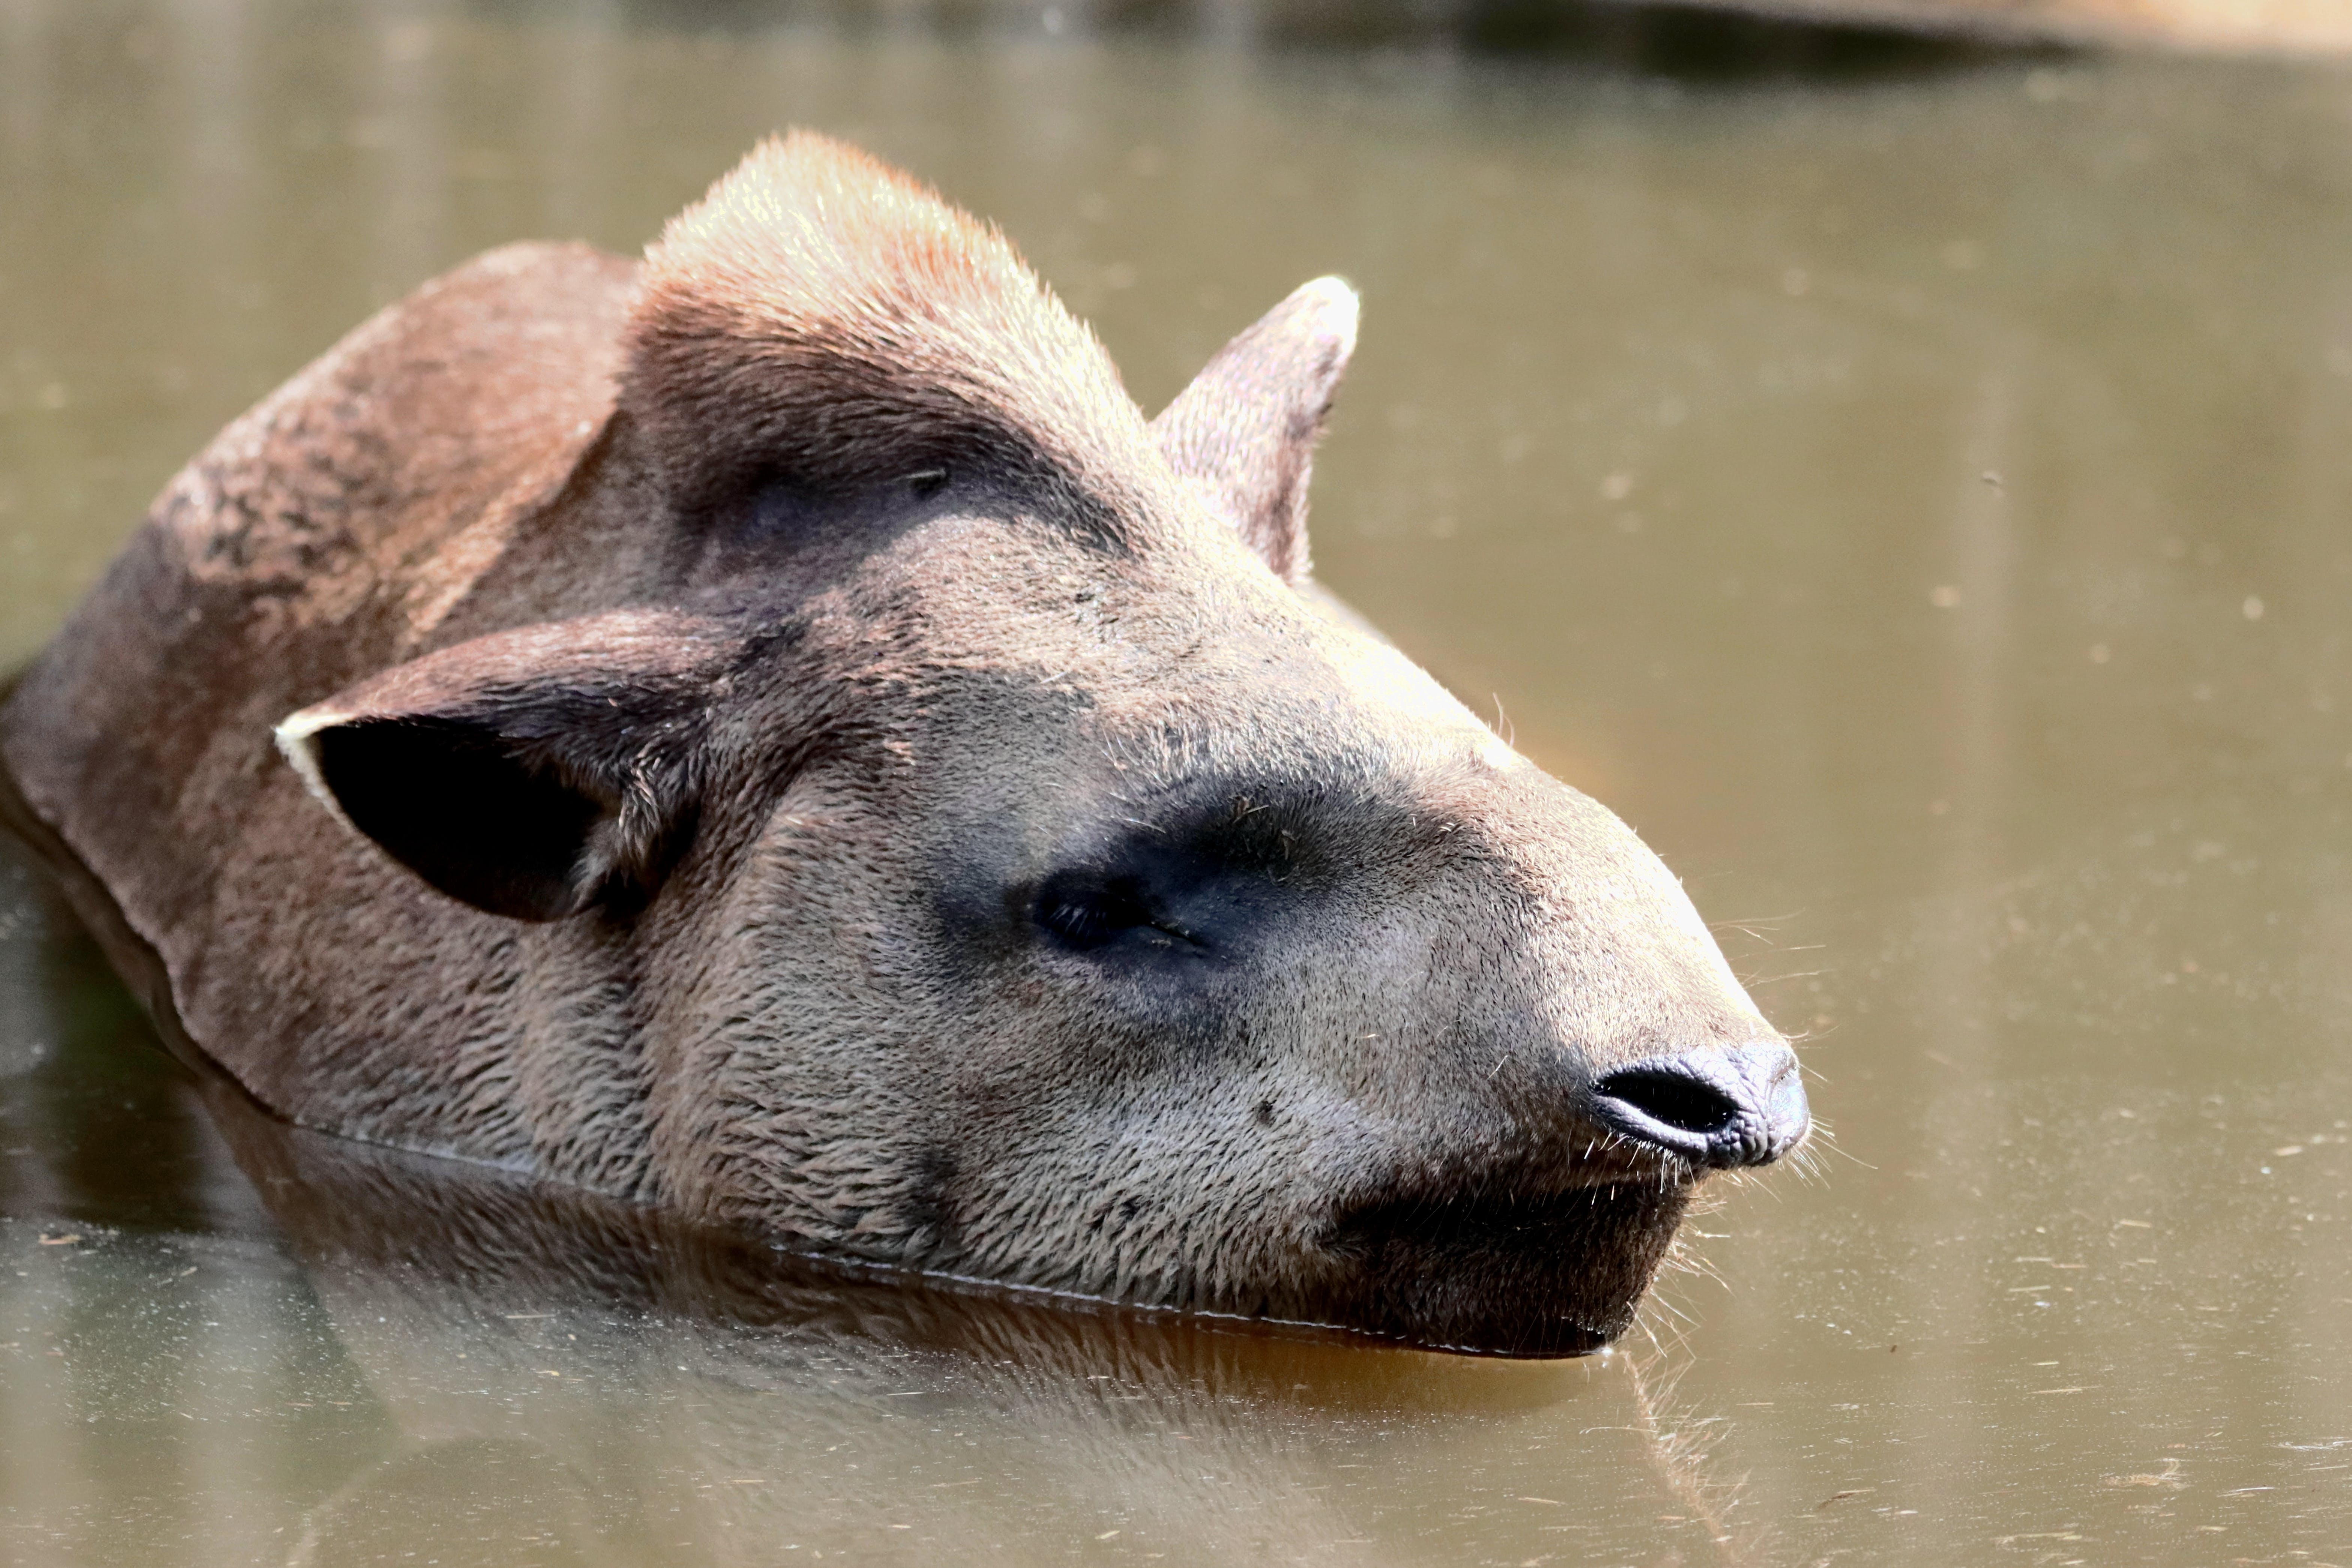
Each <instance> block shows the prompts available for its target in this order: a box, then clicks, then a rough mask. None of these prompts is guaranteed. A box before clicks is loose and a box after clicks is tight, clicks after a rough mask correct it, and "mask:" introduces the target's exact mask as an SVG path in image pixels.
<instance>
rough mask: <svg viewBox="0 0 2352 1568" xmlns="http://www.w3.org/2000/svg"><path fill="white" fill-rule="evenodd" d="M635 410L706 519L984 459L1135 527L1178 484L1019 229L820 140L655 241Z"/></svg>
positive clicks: (737, 177) (639, 317) (793, 140)
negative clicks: (757, 495)
mask: <svg viewBox="0 0 2352 1568" xmlns="http://www.w3.org/2000/svg"><path fill="white" fill-rule="evenodd" d="M621 405H622V407H623V409H624V410H625V412H626V414H627V415H628V416H629V417H630V419H631V420H632V421H633V422H635V425H636V426H638V427H639V428H640V429H641V430H642V431H643V432H644V433H645V436H646V438H647V442H648V447H649V455H650V456H651V457H652V458H653V459H654V462H655V466H656V468H657V469H658V470H659V471H660V472H661V474H662V476H663V479H664V481H665V483H666V484H667V487H668V489H670V492H671V494H672V496H673V498H674V499H675V500H677V501H679V502H680V503H681V504H682V505H683V506H685V507H687V508H688V509H689V510H691V509H698V508H702V507H708V506H711V505H716V504H721V503H723V502H724V501H725V500H726V499H727V497H728V494H729V492H730V490H734V489H740V487H742V486H744V485H746V484H748V483H754V482H760V481H761V480H764V479H787V480H793V481H805V482H809V483H813V484H824V485H838V484H856V483H870V482H874V481H877V480H883V479H890V478H892V477H896V476H897V475H903V474H905V473H907V472H911V471H918V470H922V469H926V468H945V469H949V470H950V471H952V470H955V469H958V468H961V469H964V470H966V472H967V473H968V472H969V470H970V468H971V466H972V465H974V464H978V465H980V466H981V467H982V468H986V469H988V470H990V472H991V473H992V475H995V476H1001V477H1003V478H1005V479H1013V480H1018V481H1023V482H1024V488H1025V489H1031V490H1033V491H1034V490H1037V489H1041V488H1042V489H1044V490H1045V491H1046V492H1047V493H1048V494H1059V495H1061V496H1063V497H1065V498H1066V499H1068V500H1076V501H1077V502H1079V503H1080V504H1081V506H1082V507H1083V509H1084V510H1086V511H1087V512H1089V513H1092V514H1093V521H1095V522H1096V523H1097V526H1100V527H1104V528H1107V529H1108V531H1112V532H1113V533H1118V532H1119V531H1121V525H1120V520H1121V519H1122V518H1125V519H1128V520H1130V521H1131V520H1132V519H1134V518H1135V517H1137V516H1138V515H1139V512H1140V511H1141V510H1150V509H1149V508H1139V507H1138V506H1137V505H1136V504H1135V503H1137V502H1138V501H1140V500H1143V499H1144V498H1143V496H1142V495H1141V494H1139V493H1138V492H1139V489H1142V490H1150V489H1155V488H1157V486H1156V485H1155V483H1154V479H1155V477H1156V476H1160V475H1162V474H1164V465H1163V464H1162V462H1161V460H1160V458H1159V456H1158V453H1157V450H1156V448H1154V447H1153V446H1152V444H1151V441H1150V436H1149V435H1148V433H1147V432H1146V430H1145V427H1144V425H1143V420H1142V416H1141V415H1140V413H1139V411H1138V410H1137V408H1136V406H1135V405H1134V403H1133V401H1132V400H1131V399H1129V396H1128V395H1127V393H1126V391H1125V390H1124V389H1123V388H1122V387H1121V385H1120V384H1119V380H1118V371H1117V370H1116V369H1115V368H1114V367H1113V366H1112V364H1111V362H1110V358H1109V356H1108V354H1107V353H1105V352H1104V351H1103V348H1102V345H1101V344H1100V343H1099V342H1097V341H1096V339H1095V337H1094V334H1093V333H1091V332H1090V331H1087V329H1086V328H1085V327H1084V326H1083V325H1081V324H1080V323H1079V322H1078V321H1076V319H1075V318H1074V317H1072V316H1071V315H1070V313H1069V311H1068V310H1065V309H1064V308H1063V306H1062V304H1061V302H1060V301H1059V300H1056V299H1055V298H1054V296H1053V294H1052V293H1051V292H1050V291H1048V290H1047V289H1046V288H1045V285H1044V284H1043V283H1041V282H1039V281H1038V279H1037V278H1036V276H1035V274H1034V273H1033V272H1031V271H1030V270H1029V268H1028V267H1027V266H1026V265H1024V263H1023V262H1022V260H1021V258H1019V257H1018V256H1017V255H1016V254H1014V252H1013V247H1012V246H1011V245H1010V244H1009V243H1008V242H1007V241H1006V240H1005V238H1004V237H1003V235H1002V234H1001V233H999V232H998V231H997V230H996V229H995V228H993V227H992V226H988V225H985V224H982V223H981V222H980V221H978V220H977V219H975V218H973V217H971V216H969V215H967V214H965V213H963V212H961V211H959V210H957V209H956V208H954V207H952V206H950V205H948V204H947V203H946V202H944V201H942V200H941V199H940V197H939V196H938V195H936V194H934V193H933V192H932V191H930V190H929V189H928V188H927V187H925V186H923V185H922V184H919V183H917V182H916V181H914V180H912V179H909V178H908V176H906V175H904V174H899V173H898V172H897V171H896V170H893V169H890V168H887V167H886V166H885V165H883V164H881V163H877V162H875V161H874V160H873V159H872V158H869V157H867V156H866V154H865V153H861V152H859V151H857V150H856V148H853V147H849V146H845V145H844V144H843V143H841V142H835V141H833V140H831V139H829V138H827V137H824V136H819V135H815V134H814V133H811V132H793V133H792V134H790V135H789V136H785V137H782V138H771V139H770V140H768V141H766V142H762V143H761V145H760V146H758V147H757V148H755V149H753V151H752V152H751V155H750V156H748V157H747V158H745V159H744V160H743V162H742V163H740V164H739V165H737V166H736V168H735V169H734V171H733V172H732V173H730V174H728V175H727V176H726V177H725V178H724V179H722V180H720V181H719V183H718V184H716V185H714V186H713V187H712V188H711V190H710V193H709V195H707V196H705V197H704V198H703V200H702V201H701V202H699V203H698V204H697V205H694V206H692V207H689V208H688V209H687V210H686V211H685V212H684V213H682V214H680V215H679V216H677V218H675V219H673V220H672V221H671V223H670V224H669V226H668V227H667V229H666V230H665V231H664V232H663V234H662V237H661V238H660V240H659V241H657V242H656V244H655V245H654V246H653V247H651V248H650V249H649V250H648V251H647V252H646V264H645V270H644V275H643V284H642V292H641V294H640V297H639V300H638V302H637V305H636V308H635V312H634V314H633V316H632V319H631V321H630V325H629V332H628V341H627V361H626V369H625V373H624V376H623V382H622V388H621ZM960 477H962V476H960ZM1041 499H1043V498H1041Z"/></svg>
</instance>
